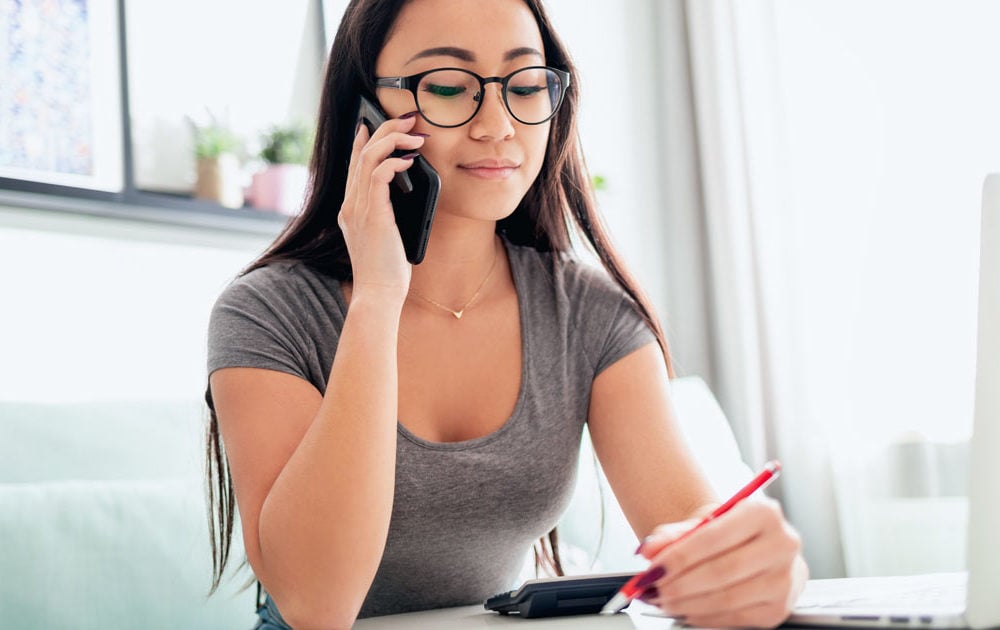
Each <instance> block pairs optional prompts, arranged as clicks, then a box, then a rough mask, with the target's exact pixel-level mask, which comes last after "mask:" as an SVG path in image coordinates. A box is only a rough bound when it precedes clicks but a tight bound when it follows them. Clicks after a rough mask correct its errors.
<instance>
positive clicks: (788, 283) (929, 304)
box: [0, 0, 1000, 577]
mask: <svg viewBox="0 0 1000 630" xmlns="http://www.w3.org/2000/svg"><path fill="white" fill-rule="evenodd" d="M345 5H346V2H343V1H339V0H326V1H323V0H286V1H284V2H281V3H274V2H264V1H262V0H254V1H247V0H197V1H195V0H176V1H174V2H171V3H151V2H143V1H139V0H47V1H43V0H14V1H5V2H3V3H2V4H0V401H30V402H78V401H99V400H109V399H129V400H146V399H181V400H193V399H197V398H198V397H200V396H201V395H202V394H203V392H204V388H205V384H206V375H205V334H206V323H207V317H208V313H209V310H210V308H211V306H212V304H213V302H214V299H215V297H216V296H217V295H218V293H219V292H220V291H221V290H222V288H223V287H224V286H225V285H226V283H227V282H228V281H230V280H231V279H232V278H233V277H234V276H235V274H237V273H238V271H239V270H240V269H241V268H242V267H243V266H244V265H246V264H247V263H248V262H249V261H250V260H251V259H253V258H254V257H255V256H256V255H257V254H258V253H259V252H260V251H262V249H263V248H264V247H265V246H266V245H267V244H268V243H269V242H270V240H271V239H272V238H273V237H274V236H275V235H276V234H277V232H278V231H279V230H280V228H281V226H282V225H283V224H284V222H285V221H287V219H288V216H289V215H291V214H294V213H295V212H296V211H297V208H298V202H299V201H300V200H301V191H302V188H301V187H302V185H303V180H302V175H301V173H302V169H304V167H303V166H302V164H303V163H304V162H305V161H306V159H307V157H308V156H307V150H306V151H305V153H304V152H303V149H302V147H303V146H305V147H308V135H309V129H310V128H311V127H312V126H313V125H314V124H315V115H316V104H317V102H318V98H319V91H320V88H321V75H322V68H323V65H324V64H325V63H326V58H325V57H326V49H327V47H328V42H329V38H330V37H332V33H333V32H334V31H335V29H336V26H337V24H338V23H339V19H340V16H341V15H342V13H343V9H344V6H345ZM547 6H548V8H549V10H550V12H551V17H552V20H553V22H554V24H555V27H556V29H557V31H558V32H559V33H560V34H561V36H562V38H563V39H564V41H565V43H566V44H567V46H568V47H569V49H570V51H571V53H572V54H573V55H574V58H575V61H576V63H577V65H578V67H579V76H578V77H574V81H576V82H577V83H578V85H579V86H580V89H581V92H582V109H581V119H580V130H581V136H582V141H583V145H584V149H585V153H586V156H587V161H588V165H589V167H590V169H591V172H592V174H593V175H595V176H599V178H600V180H601V185H600V186H599V187H598V190H597V197H598V199H599V202H600V205H601V207H602V210H603V212H604V215H605V217H606V220H607V223H608V225H609V228H610V230H611V233H612V235H613V237H614V239H615V241H616V243H617V245H618V247H619V248H620V249H621V251H622V252H623V254H624V257H625V259H626V261H627V262H628V263H629V264H630V265H631V268H632V270H633V271H634V273H635V274H636V275H637V276H638V278H639V280H640V282H641V283H642V285H643V286H644V287H645V289H646V290H647V291H648V292H649V294H650V295H651V296H652V298H653V300H654V302H655V304H656V305H657V307H658V308H659V314H660V316H661V317H662V318H663V319H664V321H665V325H666V329H667V331H668V336H669V340H670V343H671V347H672V351H673V354H674V357H675V360H676V363H677V368H678V372H679V374H681V375H699V376H701V377H702V378H704V379H705V381H706V382H707V383H708V384H709V386H710V387H711V389H712V391H713V392H714V393H715V395H716V397H717V398H718V399H719V401H720V403H721V405H722V407H723V409H724V410H725V412H726V416H727V417H728V419H729V421H730V423H731V425H732V427H733V431H734V433H735V435H736V437H737V441H738V443H739V446H740V450H741V452H742V454H743V457H744V459H745V460H746V461H747V462H748V463H749V464H750V465H751V466H753V467H755V468H756V467H757V466H759V465H760V464H761V463H763V462H764V461H765V460H766V459H768V458H771V457H777V458H780V459H781V460H782V461H783V462H784V464H785V470H786V474H785V475H784V476H783V477H782V479H781V480H780V483H779V484H776V486H775V493H776V494H777V495H778V496H779V497H780V498H781V499H782V501H783V504H784V506H785V509H786V511H787V513H788V515H789V518H790V519H791V521H792V522H793V523H794V524H795V525H796V526H797V527H798V528H799V529H800V530H801V531H802V533H803V535H804V538H805V541H806V546H805V553H806V556H807V559H808V560H809V562H810V565H811V567H812V571H813V576H814V577H836V576H841V575H870V574H880V573H914V572H922V571H938V570H958V569H961V568H962V567H963V566H964V560H965V558H964V534H963V533H962V532H963V531H964V530H963V524H964V518H965V509H966V505H965V499H964V496H963V493H964V491H965V482H966V474H967V473H966V468H965V466H966V463H967V453H966V449H967V445H966V441H967V439H968V436H969V432H970V429H971V417H972V395H973V384H974V368H975V328H976V319H975V318H976V288H977V266H978V238H979V210H980V194H981V187H982V183H983V179H984V177H985V176H986V174H987V173H990V172H998V171H1000V116H998V115H997V113H998V112H1000V82H997V81H996V80H995V75H996V68H995V66H996V60H997V59H1000V38H997V37H996V33H995V25H996V24H998V23H1000V3H996V2H991V1H987V0H982V1H975V0H923V1H914V0H907V1H904V0H864V1H862V0H841V1H838V2H832V1H820V0H744V1H741V2H735V1H727V0H622V1H610V0H603V1H602V0H593V1H588V2H579V1H578V0H548V1H547ZM296 167H298V168H296ZM2 423H3V418H2V417H0V432H2V430H3V429H2ZM915 548H917V549H919V550H920V553H919V554H918V553H914V552H913V549H915Z"/></svg>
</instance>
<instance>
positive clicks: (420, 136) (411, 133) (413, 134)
mask: <svg viewBox="0 0 1000 630" xmlns="http://www.w3.org/2000/svg"><path fill="white" fill-rule="evenodd" d="M409 135H411V136H417V137H418V138H430V137H431V134H429V133H420V132H419V131H411V132H410V133H409Z"/></svg>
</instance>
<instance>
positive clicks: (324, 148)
mask: <svg viewBox="0 0 1000 630" xmlns="http://www.w3.org/2000/svg"><path fill="white" fill-rule="evenodd" d="M524 1H525V3H526V4H527V5H528V7H529V8H530V9H531V11H532V13H534V16H535V20H536V22H537V23H538V29H539V30H540V31H541V35H542V43H543V45H544V49H545V50H544V52H545V59H546V63H547V64H548V65H549V66H552V67H555V68H559V69H562V70H566V71H568V72H569V73H570V74H571V75H572V76H573V80H572V82H571V84H570V86H569V88H568V89H567V91H566V96H565V101H564V102H563V104H562V107H561V109H560V110H559V112H558V113H557V114H556V116H555V118H553V120H552V123H551V128H550V132H549V133H550V136H549V143H548V147H547V148H546V152H545V160H544V163H543V164H542V169H541V172H540V173H539V174H538V177H537V178H536V179H535V181H534V183H533V184H532V185H531V187H530V188H529V189H528V192H527V193H526V194H525V196H524V198H523V199H522V200H521V202H520V203H519V204H518V206H517V208H516V209H515V210H514V212H513V213H512V214H511V215H510V216H508V217H506V218H504V219H502V220H500V221H498V222H497V232H498V233H501V234H503V235H504V236H505V237H506V238H507V240H509V241H510V242H511V243H513V244H515V245H524V246H530V247H533V248H535V249H536V250H538V251H556V252H568V251H571V250H572V243H571V240H570V230H571V229H573V230H575V231H576V232H577V234H579V235H580V236H582V237H583V240H584V242H585V243H586V244H587V245H589V246H590V247H591V248H593V250H594V252H595V253H596V254H597V256H598V258H599V259H600V261H601V264H602V265H603V266H604V268H605V269H606V270H607V271H608V273H609V274H610V275H611V277H612V278H614V279H615V281H616V282H617V283H618V284H619V285H620V286H621V287H622V288H623V289H624V290H625V292H626V293H628V295H629V296H631V298H632V300H633V301H634V304H635V307H636V309H637V311H638V313H639V314H640V315H641V316H642V318H643V319H644V320H645V322H646V324H647V325H648V326H649V328H650V329H651V330H652V331H653V333H654V334H655V335H656V339H657V340H658V341H659V343H660V347H661V348H662V350H663V356H664V360H665V361H666V363H667V370H668V373H669V374H670V376H671V377H672V376H673V368H672V366H671V361H670V353H669V350H668V347H667V342H666V339H665V337H664V335H663V330H662V328H661V327H660V324H659V322H658V321H657V318H656V316H655V315H654V310H653V308H652V305H651V303H650V301H649V299H648V298H647V297H646V295H645V294H644V293H643V292H642V290H641V289H640V288H639V286H638V284H637V283H636V282H635V280H634V279H633V277H632V275H631V274H630V273H629V272H628V270H627V269H626V268H625V265H624V264H623V263H622V260H621V258H620V256H619V255H618V253H617V252H616V251H615V249H614V247H613V246H612V244H611V241H610V238H609V237H608V233H607V230H606V228H605V226H604V223H603V221H602V220H601V218H600V215H599V214H598V212H597V208H596V205H595V202H594V198H593V189H592V186H591V183H590V177H589V175H588V172H587V167H586V163H585V161H584V159H583V153H582V151H581V149H580V143H579V139H578V136H577V128H576V114H577V107H578V101H579V85H578V84H579V79H578V76H577V75H576V73H575V68H574V66H573V63H572V61H571V60H570V57H569V54H568V53H567V51H566V48H565V47H564V46H563V44H562V42H560V41H559V38H558V37H557V35H556V34H555V32H554V31H553V29H552V25H551V23H550V22H549V19H548V17H547V16H546V14H545V10H544V8H543V7H542V3H541V0H524ZM406 2H407V0H352V1H351V3H350V4H349V5H348V7H347V10H346V11H345V13H344V17H343V19H342V20H341V23H340V28H339V29H338V30H337V35H336V37H335V38H334V41H333V46H332V47H331V49H330V56H329V58H328V59H327V63H326V77H325V80H324V84H323V95H322V98H321V101H320V108H319V120H318V123H317V129H316V140H315V145H314V147H313V155H312V163H311V165H310V173H311V179H310V191H309V194H308V197H307V199H306V202H305V205H304V207H303V211H302V213H301V214H300V215H298V216H297V217H296V218H295V219H293V220H292V221H291V222H290V223H289V224H288V225H287V226H286V227H285V229H284V231H282V233H281V234H280V235H279V236H278V238H277V239H276V240H275V242H274V243H273V244H272V245H271V246H270V247H269V248H268V249H267V251H266V252H264V254H263V255H262V256H260V257H259V258H258V259H257V260H255V261H254V262H253V263H251V264H250V266H248V267H247V269H246V270H244V273H246V272H249V271H251V270H253V269H256V268H258V267H263V266H265V265H267V264H270V263H273V262H276V261H281V260H295V261H299V262H302V263H304V264H306V265H309V266H310V267H312V268H314V269H316V270H318V271H320V272H322V273H325V274H328V275H330V276H332V277H334V278H337V279H341V280H347V279H350V278H351V277H352V273H351V261H350V258H349V257H348V253H347V245H346V244H345V242H344V235H343V232H341V230H340V227H339V226H338V225H337V214H338V213H339V212H340V206H341V203H343V200H344V189H345V186H346V182H347V164H348V161H349V159H350V155H351V144H352V141H353V138H354V132H355V123H356V113H357V102H358V95H359V94H366V95H369V96H374V93H375V84H374V79H373V77H374V76H375V61H376V59H377V57H378V55H379V53H380V52H381V50H382V46H383V45H384V44H385V41H386V39H387V38H388V35H389V32H390V30H391V29H392V26H393V23H394V22H395V19H396V16H397V15H398V14H399V11H400V9H401V8H402V6H403V5H404V4H405V3H406ZM571 226H573V227H571ZM205 400H206V402H207V403H208V407H209V412H210V420H209V427H208V438H207V449H206V456H207V474H208V501H209V534H210V537H211V545H212V571H213V575H212V589H211V590H212V592H214V591H215V590H216V589H217V588H218V586H219V584H220V582H221V579H222V574H223V572H224V570H225V567H226V564H227V562H228V560H229V551H230V546H231V543H232V535H233V519H234V508H235V499H234V496H233V486H232V480H231V478H230V475H229V465H228V461H227V459H226V456H225V449H224V447H223V445H222V441H221V439H220V436H219V427H218V421H217V418H216V415H215V407H214V405H213V404H212V393H211V389H210V388H209V390H207V391H206V393H205ZM535 558H536V566H538V567H543V568H545V569H547V570H549V571H551V572H553V573H555V574H557V575H562V574H563V570H562V563H561V561H560V559H559V545H558V538H557V534H556V531H555V529H553V530H552V531H551V532H550V533H549V535H548V537H547V539H546V538H542V539H541V541H539V543H538V544H536V548H535Z"/></svg>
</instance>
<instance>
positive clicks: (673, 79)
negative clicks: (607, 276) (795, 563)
mask: <svg viewBox="0 0 1000 630" xmlns="http://www.w3.org/2000/svg"><path fill="white" fill-rule="evenodd" d="M767 6H768V5H767V4H766V3H758V2H754V3H739V2H730V1H727V0H719V1H716V0H711V1H708V0H691V1H683V0H681V1H676V2H669V3H662V4H661V5H660V10H659V14H658V20H659V23H660V26H661V33H662V37H663V39H662V48H661V59H660V61H661V66H662V75H663V77H664V79H665V80H664V81H663V86H664V89H663V92H662V94H661V98H662V100H663V103H664V106H665V111H664V119H665V121H666V122H665V130H664V134H665V137H664V138H663V139H662V140H663V141H662V146H664V147H665V160H666V162H665V170H666V177H665V179H666V182H667V183H666V191H665V195H666V206H667V212H668V215H669V217H668V224H669V225H668V237H667V240H668V242H669V243H670V250H671V254H670V256H671V264H670V265H669V270H668V273H669V275H670V287H671V290H670V292H669V293H670V294H669V302H670V311H669V313H668V322H669V328H670V333H671V335H672V336H673V339H674V340H675V347H676V348H677V354H678V356H677V359H678V364H679V368H680V370H681V372H682V373H700V374H702V375H703V376H705V378H706V379H707V380H708V381H709V382H710V385H711V387H712V389H713V391H714V392H715V393H716V395H717V396H718V398H719V400H720V402H721V404H722V406H723V408H724V409H725V410H726V414H727V416H728V417H729V419H730V422H731V423H732V425H733V429H734V432H735V433H736V436H737V439H738V441H739V443H740V446H741V449H742V451H743V455H744V457H745V459H746V460H747V462H748V463H750V464H751V465H753V466H759V465H760V464H762V463H763V462H764V461H765V460H767V459H769V458H775V457H776V458H778V459H780V460H781V461H782V463H783V465H784V469H785V473H784V475H783V476H782V478H781V480H780V484H779V485H778V486H777V488H776V490H775V491H774V492H773V494H777V495H778V496H779V498H781V499H782V503H783V505H784V507H785V510H786V512H787V514H788V516H789V518H790V520H791V521H792V522H793V524H795V525H796V526H797V527H798V528H799V529H800V531H801V532H802V533H803V534H804V538H805V555H806V558H807V561H808V562H809V565H810V567H811V569H812V573H813V575H814V576H816V577H835V576H839V575H843V574H844V562H843V553H842V550H841V546H840V532H839V521H838V518H837V511H836V502H835V497H834V489H833V483H832V474H831V465H830V457H829V455H830V453H829V451H828V440H827V439H826V438H825V435H824V430H823V426H822V424H821V423H820V422H818V421H814V420H813V418H812V416H811V415H810V414H809V412H808V409H807V407H806V404H807V402H808V401H807V400H806V399H805V397H803V396H798V395H797V392H801V391H802V388H803V384H802V383H799V382H797V378H796V377H797V374H798V371H797V370H796V365H795V352H794V351H793V348H794V344H795V341H796V340H795V333H794V326H793V324H794V321H795V319H794V314H793V313H792V312H791V309H792V308H793V307H794V303H793V302H792V301H791V300H789V299H788V296H789V291H788V287H787V286H786V284H787V277H786V275H785V274H784V273H783V270H784V269H785V265H786V264H787V260H786V259H787V255H786V252H785V251H784V249H785V248H784V244H783V241H782V239H781V231H780V230H778V229H775V224H776V222H780V221H781V220H782V216H783V205H782V204H783V200H782V188H781V160H782V147H781V129H780V118H779V116H780V114H779V110H778V107H777V105H778V102H777V95H778V92H777V90H778V86H777V85H776V83H775V79H774V73H773V72H771V69H773V68H774V67H775V64H774V63H773V61H774V60H773V55H774V50H773V49H772V48H771V46H770V43H772V42H773V38H772V37H770V34H769V32H768V31H769V28H770V24H771V22H770V14H769V12H768V11H767V10H766V9H767Z"/></svg>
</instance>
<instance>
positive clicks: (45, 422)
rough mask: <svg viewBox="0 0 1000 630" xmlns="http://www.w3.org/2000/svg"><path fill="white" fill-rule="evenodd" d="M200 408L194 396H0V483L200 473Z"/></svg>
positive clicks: (202, 415)
mask: <svg viewBox="0 0 1000 630" xmlns="http://www.w3.org/2000/svg"><path fill="white" fill-rule="evenodd" d="M206 413H207V412H206V410H205V406H204V404H203V403H199V402H198V401H195V400H135V401H129V400H114V401H107V402H79V403H31V402H8V401H0V434H2V435H3V439H2V440H0V483H5V482H27V481H55V480H60V479H167V478H178V477H184V478H191V477H200V476H201V475H202V471H203V470H204V465H203V463H202V461H203V455H202V453H203V449H204V427H205V426H206V416H205V414H206Z"/></svg>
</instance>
